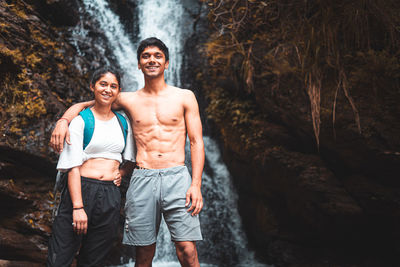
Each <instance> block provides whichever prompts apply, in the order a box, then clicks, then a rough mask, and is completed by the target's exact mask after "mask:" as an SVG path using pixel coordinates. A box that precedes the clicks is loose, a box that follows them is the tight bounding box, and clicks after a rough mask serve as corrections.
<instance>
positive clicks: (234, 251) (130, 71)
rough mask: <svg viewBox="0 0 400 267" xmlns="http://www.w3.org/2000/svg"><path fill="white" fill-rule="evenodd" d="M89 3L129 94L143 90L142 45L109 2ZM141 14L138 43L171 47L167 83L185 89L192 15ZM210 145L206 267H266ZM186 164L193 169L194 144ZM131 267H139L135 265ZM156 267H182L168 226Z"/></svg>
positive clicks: (163, 5)
mask: <svg viewBox="0 0 400 267" xmlns="http://www.w3.org/2000/svg"><path fill="white" fill-rule="evenodd" d="M185 1H187V0H185ZM83 3H84V8H85V12H86V13H87V14H89V15H90V16H91V17H92V19H94V20H97V21H98V24H99V26H100V27H101V30H102V31H104V34H105V36H106V38H107V41H108V45H109V47H110V50H111V51H113V56H114V57H115V58H116V59H117V61H118V63H119V65H120V67H121V68H122V71H123V76H124V77H125V79H124V85H125V88H127V87H129V88H130V89H131V90H133V91H135V90H137V89H140V88H142V87H143V85H144V81H143V74H142V73H141V72H140V71H139V70H138V69H137V60H136V49H137V46H138V44H133V43H132V42H131V40H130V39H129V38H128V35H127V34H126V33H125V32H124V28H123V26H122V24H121V23H120V21H119V19H118V16H117V15H116V14H115V13H113V12H112V11H111V10H110V9H109V7H108V4H107V2H106V0H84V1H83ZM138 9H139V10H138V14H139V17H138V23H140V25H139V33H138V39H139V40H142V39H144V38H147V37H152V36H154V37H157V38H159V39H161V40H162V41H163V42H164V43H165V44H166V45H167V47H168V48H169V52H170V64H169V69H168V70H167V71H166V80H167V83H168V84H171V85H175V86H178V87H179V86H180V85H181V81H180V71H181V65H182V52H183V51H182V50H183V48H182V47H183V46H182V44H183V42H184V40H185V39H186V38H188V33H187V32H186V33H185V32H184V31H183V29H184V28H186V29H188V28H189V29H190V28H191V26H190V23H192V21H191V20H190V18H189V15H188V14H185V11H184V9H183V7H182V4H181V1H179V0H138ZM82 19H83V18H82ZM188 24H189V25H188ZM82 34H87V33H84V32H83V33H82ZM204 144H205V153H206V167H205V172H204V173H203V183H202V184H203V186H202V192H203V198H204V201H205V206H204V208H203V210H202V212H201V214H200V221H201V227H202V233H203V238H204V240H203V241H201V242H197V247H198V252H199V259H200V262H202V263H201V266H203V267H217V266H240V267H242V266H243V267H245V266H265V265H263V264H260V263H258V262H257V261H256V260H255V259H254V253H253V252H251V251H249V250H248V249H247V239H246V236H245V234H244V233H243V230H242V223H241V219H240V216H239V213H238V209H237V194H236V192H235V190H234V187H233V185H232V181H231V176H230V173H229V171H228V169H227V168H226V166H225V164H224V163H223V161H222V157H221V153H220V151H219V148H218V145H217V144H216V142H215V141H214V140H212V139H211V138H209V137H207V136H205V137H204ZM186 164H187V165H188V167H189V169H190V151H189V145H188V142H187V146H186ZM125 266H134V263H133V262H131V263H129V264H127V265H125ZM153 266H156V267H177V266H180V264H179V263H178V260H177V257H176V254H175V248H174V245H173V243H172V242H171V240H170V235H169V232H168V229H167V227H166V225H165V223H164V222H163V223H162V226H161V227H160V233H159V236H158V239H157V248H156V256H155V259H154V263H153Z"/></svg>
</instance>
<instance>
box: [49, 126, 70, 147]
mask: <svg viewBox="0 0 400 267" xmlns="http://www.w3.org/2000/svg"><path fill="white" fill-rule="evenodd" d="M69 138H70V136H69V129H68V121H67V120H58V121H57V123H56V127H55V128H54V130H53V132H52V134H51V138H50V146H51V147H52V148H53V149H54V151H56V152H58V153H61V152H62V150H63V147H64V139H65V140H66V142H67V144H69V145H70V144H71V142H70V139H69Z"/></svg>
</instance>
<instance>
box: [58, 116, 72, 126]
mask: <svg viewBox="0 0 400 267" xmlns="http://www.w3.org/2000/svg"><path fill="white" fill-rule="evenodd" d="M60 120H66V121H67V123H68V125H69V120H68V119H67V118H64V117H61V118H59V119H58V121H57V122H59V121H60Z"/></svg>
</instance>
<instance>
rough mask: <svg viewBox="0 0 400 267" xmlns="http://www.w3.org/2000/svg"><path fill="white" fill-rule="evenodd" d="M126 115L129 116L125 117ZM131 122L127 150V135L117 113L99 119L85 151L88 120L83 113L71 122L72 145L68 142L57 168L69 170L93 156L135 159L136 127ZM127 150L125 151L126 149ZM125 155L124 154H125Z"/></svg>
mask: <svg viewBox="0 0 400 267" xmlns="http://www.w3.org/2000/svg"><path fill="white" fill-rule="evenodd" d="M125 118H126V116H125ZM127 122H128V135H127V137H126V146H125V150H124V135H123V133H122V130H121V126H120V124H119V122H118V119H117V117H116V116H114V117H113V118H112V119H110V120H108V121H102V120H98V119H95V127H94V132H93V136H92V139H91V140H90V142H89V144H88V145H87V146H86V148H85V150H83V131H84V128H85V122H84V121H83V119H82V117H81V116H77V117H75V118H74V119H73V120H72V121H71V123H70V125H69V132H70V141H71V145H68V144H67V143H66V142H64V149H63V151H62V152H61V155H60V158H59V159H58V164H57V170H59V171H67V170H69V169H71V168H73V167H77V166H81V165H82V164H83V163H84V162H85V161H87V160H89V159H92V158H105V159H113V160H117V161H119V162H120V163H121V162H122V158H123V159H124V160H129V161H135V153H136V152H135V148H134V143H133V136H132V129H131V126H130V124H129V120H128V119H127ZM123 150H124V153H123V154H122V151H123ZM121 154H122V155H121Z"/></svg>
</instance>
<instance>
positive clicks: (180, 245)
mask: <svg viewBox="0 0 400 267" xmlns="http://www.w3.org/2000/svg"><path fill="white" fill-rule="evenodd" d="M175 248H176V255H177V256H178V259H179V262H180V263H181V265H182V266H183V267H200V263H199V258H198V257H197V249H196V242H193V241H179V242H175Z"/></svg>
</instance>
